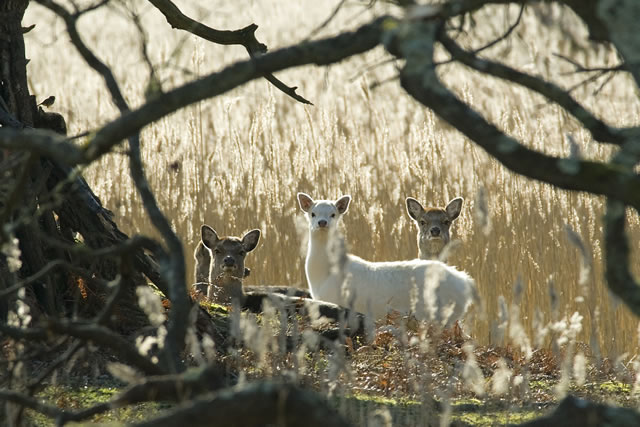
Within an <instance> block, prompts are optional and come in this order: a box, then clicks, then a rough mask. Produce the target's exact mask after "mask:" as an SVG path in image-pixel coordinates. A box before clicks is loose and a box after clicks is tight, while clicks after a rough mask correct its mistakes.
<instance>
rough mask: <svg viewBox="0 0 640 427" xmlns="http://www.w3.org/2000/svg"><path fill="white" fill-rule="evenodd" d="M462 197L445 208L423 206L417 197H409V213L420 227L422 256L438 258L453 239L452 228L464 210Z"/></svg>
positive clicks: (419, 244)
mask: <svg viewBox="0 0 640 427" xmlns="http://www.w3.org/2000/svg"><path fill="white" fill-rule="evenodd" d="M462 203H463V199H462V197H456V198H455V199H453V200H451V201H450V202H449V204H447V206H446V207H445V208H439V207H428V208H426V209H425V208H423V207H422V205H421V204H420V202H418V201H417V200H416V199H414V198H411V197H407V213H408V214H409V216H410V217H411V219H413V221H414V222H415V223H416V225H417V227H418V248H419V251H420V258H422V259H433V258H438V256H439V254H440V252H441V251H442V249H443V248H444V246H445V245H446V244H447V243H449V241H450V240H451V235H450V228H451V224H452V223H453V221H454V220H455V219H456V218H458V216H459V215H460V211H461V210H462Z"/></svg>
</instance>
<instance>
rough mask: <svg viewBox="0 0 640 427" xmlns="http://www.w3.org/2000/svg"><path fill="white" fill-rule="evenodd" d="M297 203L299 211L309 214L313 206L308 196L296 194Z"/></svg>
mask: <svg viewBox="0 0 640 427" xmlns="http://www.w3.org/2000/svg"><path fill="white" fill-rule="evenodd" d="M298 203H299V204H300V209H302V210H303V211H305V212H309V210H310V209H311V206H313V199H312V198H311V196H309V195H308V194H305V193H298Z"/></svg>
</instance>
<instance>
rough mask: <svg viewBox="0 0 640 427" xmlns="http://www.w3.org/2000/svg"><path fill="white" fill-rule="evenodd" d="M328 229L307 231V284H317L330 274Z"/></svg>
mask: <svg viewBox="0 0 640 427" xmlns="http://www.w3.org/2000/svg"><path fill="white" fill-rule="evenodd" d="M329 234H330V233H329V230H316V231H310V232H309V248H308V251H307V260H306V265H305V266H306V273H307V280H308V281H309V286H311V287H314V286H319V285H321V284H322V283H324V282H325V281H326V280H327V278H328V277H329V275H330V274H331V260H330V258H329V250H328V249H329V248H328V246H329Z"/></svg>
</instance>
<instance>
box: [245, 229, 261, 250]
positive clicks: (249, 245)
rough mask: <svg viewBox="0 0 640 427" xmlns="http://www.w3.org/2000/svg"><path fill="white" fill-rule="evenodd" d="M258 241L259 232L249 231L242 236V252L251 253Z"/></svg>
mask: <svg viewBox="0 0 640 427" xmlns="http://www.w3.org/2000/svg"><path fill="white" fill-rule="evenodd" d="M259 240H260V230H258V229H256V230H251V231H249V232H248V233H247V234H245V235H244V236H242V246H243V247H244V250H245V251H247V252H251V251H252V250H254V249H255V248H256V246H258V241H259Z"/></svg>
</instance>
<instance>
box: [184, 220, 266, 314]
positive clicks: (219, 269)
mask: <svg viewBox="0 0 640 427" xmlns="http://www.w3.org/2000/svg"><path fill="white" fill-rule="evenodd" d="M259 240H260V230H251V231H249V232H247V233H245V235H244V236H242V238H238V237H233V236H228V237H222V238H220V237H218V234H217V233H216V232H215V230H214V229H213V228H211V227H209V226H208V225H206V224H205V225H203V226H202V228H201V240H200V242H199V243H198V246H197V247H196V250H195V252H194V254H193V257H194V258H195V261H196V266H195V279H196V284H195V285H194V287H195V288H196V290H198V291H200V292H202V293H204V294H206V295H207V298H209V299H210V300H212V301H215V302H218V303H222V304H228V303H230V302H231V301H232V300H233V299H235V298H237V299H238V302H239V303H240V304H242V301H243V300H244V292H243V290H242V279H243V278H245V277H246V276H248V275H249V273H250V270H249V269H248V268H245V266H244V260H245V258H246V256H247V253H249V252H251V251H252V250H254V249H255V248H256V246H257V245H258V241H259Z"/></svg>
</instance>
